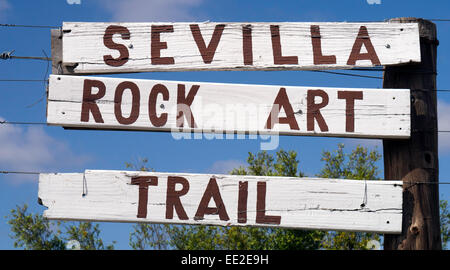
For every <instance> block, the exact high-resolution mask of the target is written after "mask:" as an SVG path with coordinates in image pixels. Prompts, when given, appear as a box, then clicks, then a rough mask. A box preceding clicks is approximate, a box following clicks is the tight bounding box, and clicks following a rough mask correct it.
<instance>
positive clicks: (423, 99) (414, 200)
mask: <svg viewBox="0 0 450 270" xmlns="http://www.w3.org/2000/svg"><path fill="white" fill-rule="evenodd" d="M390 22H393V23H411V22H418V23H419V32H420V45H421V46H420V47H421V58H422V61H421V63H419V64H414V63H411V64H407V65H401V66H388V67H386V70H385V73H384V81H383V87H385V88H409V89H411V138H410V139H408V140H390V139H387V140H383V151H384V170H385V173H384V176H385V179H390V180H393V179H399V180H400V179H401V180H403V222H402V234H400V235H385V237H384V249H386V250H397V249H402V250H430V249H433V250H435V249H442V243H441V236H440V224H439V185H438V184H437V183H438V181H439V168H438V164H439V163H438V136H437V98H436V52H437V45H438V41H437V36H436V25H435V24H433V23H432V22H430V21H426V20H423V19H417V18H396V19H392V20H390ZM424 182H427V183H424Z"/></svg>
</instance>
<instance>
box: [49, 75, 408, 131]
mask: <svg viewBox="0 0 450 270" xmlns="http://www.w3.org/2000/svg"><path fill="white" fill-rule="evenodd" d="M47 106H48V107H47V123H48V124H49V125H60V126H63V127H68V128H82V129H84V128H91V129H121V130H149V131H171V132H203V133H217V134H219V133H221V134H223V133H226V134H234V133H237V134H273V135H278V134H280V135H313V136H333V137H359V138H408V137H409V136H410V91H409V90H407V89H355V88H324V87H294V86H272V85H243V84H219V83H200V82H177V81H159V80H137V79H122V78H121V79H118V78H100V77H80V76H65V75H51V76H50V86H49V93H48V104H47Z"/></svg>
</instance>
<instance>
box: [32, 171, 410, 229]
mask: <svg viewBox="0 0 450 270" xmlns="http://www.w3.org/2000/svg"><path fill="white" fill-rule="evenodd" d="M83 192H84V196H83ZM39 198H40V201H41V202H42V204H43V205H44V206H46V207H48V210H45V211H44V217H46V218H49V219H61V220H86V221H110V222H149V223H174V224H198V225H222V226H272V227H283V228H298V229H317V230H345V231H367V232H378V233H389V234H396V233H400V232H401V225H402V182H401V181H375V180H369V181H364V180H342V179H320V178H294V177H274V176H271V177H268V176H236V175H210V174H185V173H153V172H131V171H85V173H84V174H83V173H66V174H41V175H40V176H39Z"/></svg>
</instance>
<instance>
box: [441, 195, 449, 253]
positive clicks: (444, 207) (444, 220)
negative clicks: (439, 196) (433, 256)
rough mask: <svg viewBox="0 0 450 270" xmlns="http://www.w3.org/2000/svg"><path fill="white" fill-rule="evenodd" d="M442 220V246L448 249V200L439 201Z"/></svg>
mask: <svg viewBox="0 0 450 270" xmlns="http://www.w3.org/2000/svg"><path fill="white" fill-rule="evenodd" d="M439 209H440V210H441V211H440V221H441V239H442V248H443V249H448V241H449V237H450V211H449V209H448V201H446V200H440V201H439Z"/></svg>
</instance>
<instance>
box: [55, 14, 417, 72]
mask: <svg viewBox="0 0 450 270" xmlns="http://www.w3.org/2000/svg"><path fill="white" fill-rule="evenodd" d="M62 30H63V31H62V33H63V36H62V50H61V52H58V54H60V55H61V56H62V65H63V66H66V67H68V68H67V69H64V68H63V69H62V71H63V72H67V73H66V74H74V73H77V74H83V73H85V74H87V73H89V74H94V73H96V74H100V73H120V72H145V71H186V70H286V69H296V70H302V69H303V70H304V69H338V68H347V69H348V68H353V67H373V66H380V65H396V64H402V63H409V62H420V60H421V59H420V44H419V27H418V24H417V23H401V24H399V23H389V22H382V23H380V22H379V23H332V22H330V23H300V22H286V23H213V22H207V23H195V22H194V23H111V22H110V23H83V22H65V23H64V24H63V29H62ZM69 67H71V68H69Z"/></svg>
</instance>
